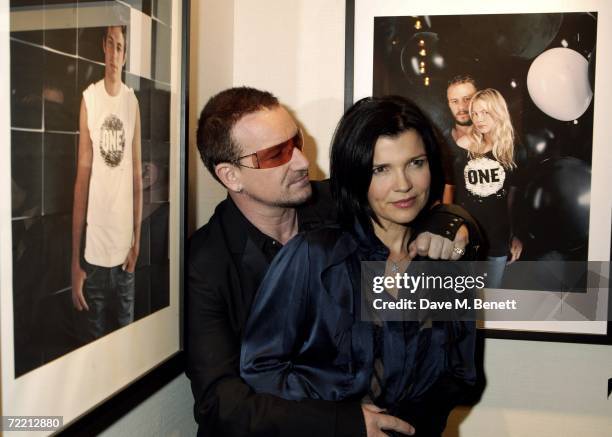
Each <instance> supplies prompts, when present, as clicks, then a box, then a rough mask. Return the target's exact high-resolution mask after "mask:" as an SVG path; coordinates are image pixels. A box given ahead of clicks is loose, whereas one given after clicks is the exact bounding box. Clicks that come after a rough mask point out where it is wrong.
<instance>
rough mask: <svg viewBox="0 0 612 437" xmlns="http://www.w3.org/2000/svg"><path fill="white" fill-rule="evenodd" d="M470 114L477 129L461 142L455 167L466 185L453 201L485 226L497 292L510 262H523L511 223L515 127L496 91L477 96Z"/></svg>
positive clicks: (492, 282) (491, 281) (491, 278)
mask: <svg viewBox="0 0 612 437" xmlns="http://www.w3.org/2000/svg"><path fill="white" fill-rule="evenodd" d="M469 114H470V118H471V120H472V126H471V127H470V128H469V130H468V133H467V135H464V136H463V137H461V138H459V139H458V140H457V146H459V147H460V148H462V149H464V150H465V152H464V153H463V154H462V155H463V156H462V158H461V159H459V162H456V163H455V167H459V168H458V169H457V170H459V171H456V173H458V174H459V175H461V174H462V175H463V184H460V185H459V186H458V187H457V191H456V193H455V199H454V201H455V203H457V204H459V205H461V206H463V207H464V208H465V209H466V210H467V211H468V212H470V213H471V214H472V215H473V216H474V218H475V219H476V220H477V221H478V222H479V224H480V225H481V227H482V229H483V231H484V235H485V238H486V240H487V243H488V252H487V258H488V260H489V261H490V262H491V266H490V268H491V272H490V273H489V278H488V284H487V285H488V286H489V287H490V288H498V287H499V286H500V284H501V280H502V276H503V272H504V266H505V264H506V262H508V263H512V262H514V261H516V260H517V259H519V257H520V256H521V252H522V250H523V245H522V243H521V241H520V240H519V239H518V238H517V237H516V236H514V235H513V234H512V227H511V219H510V211H511V205H512V203H513V197H514V192H515V186H516V185H517V184H516V179H517V178H516V173H517V164H516V162H515V156H514V129H513V127H512V122H511V120H510V113H509V112H508V105H507V104H506V101H505V99H504V97H503V96H502V95H501V93H500V92H499V91H497V90H495V89H493V88H487V89H483V90H480V91H478V92H476V93H475V94H474V95H473V96H472V99H471V100H470V105H469Z"/></svg>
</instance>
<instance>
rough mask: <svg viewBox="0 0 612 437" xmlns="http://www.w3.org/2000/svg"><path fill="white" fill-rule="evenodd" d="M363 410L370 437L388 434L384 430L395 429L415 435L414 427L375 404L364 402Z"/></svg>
mask: <svg viewBox="0 0 612 437" xmlns="http://www.w3.org/2000/svg"><path fill="white" fill-rule="evenodd" d="M361 411H362V412H363V419H364V421H365V425H366V432H367V435H368V437H384V436H388V434H386V433H385V432H383V430H388V431H395V432H399V433H402V434H405V435H413V434H414V427H413V426H412V425H410V424H409V423H408V422H404V421H403V420H401V419H398V418H397V417H395V416H390V415H388V414H385V410H383V409H382V408H378V407H377V406H376V405H373V404H362V405H361Z"/></svg>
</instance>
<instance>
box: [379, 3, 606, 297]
mask: <svg viewBox="0 0 612 437" xmlns="http://www.w3.org/2000/svg"><path fill="white" fill-rule="evenodd" d="M596 28H597V14H596V13H586V12H583V13H547V14H495V15H439V16H416V17H415V16H396V17H393V16H391V17H376V18H375V19H374V65H373V90H372V93H373V95H375V96H381V95H388V94H396V95H401V96H406V97H409V98H411V99H414V100H415V102H417V104H419V105H420V106H421V107H422V108H423V109H424V111H425V112H426V113H427V115H428V116H429V117H430V118H431V119H432V121H433V123H434V124H435V126H436V128H437V130H438V132H439V135H440V136H441V137H442V138H443V140H444V142H445V143H446V144H445V147H444V150H443V151H444V154H443V155H444V171H445V184H446V185H445V190H444V200H443V201H444V203H456V204H458V205H461V206H463V207H464V208H465V209H466V210H467V211H468V212H469V213H470V214H472V215H473V216H474V218H475V219H476V220H477V222H478V224H479V225H480V226H481V228H482V230H483V232H484V234H485V242H484V243H485V245H486V248H485V251H486V254H487V260H488V261H490V263H491V268H492V270H493V272H492V274H491V275H490V277H489V281H490V285H491V287H492V288H503V287H502V277H503V273H504V269H505V266H506V265H507V264H510V263H513V262H514V261H516V260H519V259H520V260H521V261H535V260H550V261H585V260H586V259H587V255H588V226H589V225H588V224H589V211H590V201H589V199H590V190H591V159H592V141H593V100H594V95H593V90H594V83H595V76H594V70H595V39H596Z"/></svg>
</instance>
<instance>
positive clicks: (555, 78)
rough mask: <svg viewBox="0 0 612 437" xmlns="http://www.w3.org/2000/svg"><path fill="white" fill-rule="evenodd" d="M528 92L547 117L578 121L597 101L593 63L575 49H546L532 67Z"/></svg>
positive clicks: (528, 76)
mask: <svg viewBox="0 0 612 437" xmlns="http://www.w3.org/2000/svg"><path fill="white" fill-rule="evenodd" d="M527 89H528V90H529V95H530V96H531V100H533V103H535V104H536V106H537V107H538V108H540V110H541V111H542V112H544V113H545V114H547V115H549V116H551V117H553V118H556V119H557V120H561V121H571V120H575V119H577V118H578V117H580V116H581V115H582V114H584V111H586V110H587V108H588V107H589V105H590V104H591V100H592V99H593V91H592V90H591V85H590V84H589V63H588V61H587V60H586V59H585V58H584V56H582V55H581V54H580V53H578V52H576V51H575V50H572V49H568V48H564V47H556V48H554V49H550V50H546V51H545V52H543V53H541V54H540V55H539V56H538V57H537V58H535V59H534V60H533V62H532V63H531V66H530V67H529V72H528V73H527Z"/></svg>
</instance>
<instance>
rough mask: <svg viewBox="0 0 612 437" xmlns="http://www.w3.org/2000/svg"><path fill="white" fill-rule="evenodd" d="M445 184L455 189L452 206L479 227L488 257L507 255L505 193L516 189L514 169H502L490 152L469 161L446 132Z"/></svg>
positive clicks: (515, 172)
mask: <svg viewBox="0 0 612 437" xmlns="http://www.w3.org/2000/svg"><path fill="white" fill-rule="evenodd" d="M447 147H448V150H447V151H446V152H447V153H446V162H445V171H446V183H448V184H452V185H455V199H454V203H456V204H457V205H460V206H462V207H464V208H465V209H466V210H467V211H468V212H469V213H470V214H472V215H473V216H474V218H475V219H476V221H477V222H478V224H479V225H480V226H481V227H482V230H483V232H484V235H485V238H486V239H487V243H488V248H489V250H488V253H487V255H488V256H504V255H507V254H508V248H509V242H510V241H509V240H510V217H509V211H508V192H509V190H510V187H511V186H516V185H517V181H516V179H517V169H516V168H515V169H507V168H504V167H503V166H502V165H501V163H500V162H499V161H497V160H496V159H495V157H494V156H493V153H492V152H488V153H486V154H484V155H481V156H478V157H474V158H470V157H469V156H468V152H467V150H465V149H463V148H461V147H459V146H458V145H457V144H456V143H455V141H454V140H453V137H452V135H450V132H449V133H448V135H447Z"/></svg>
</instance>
